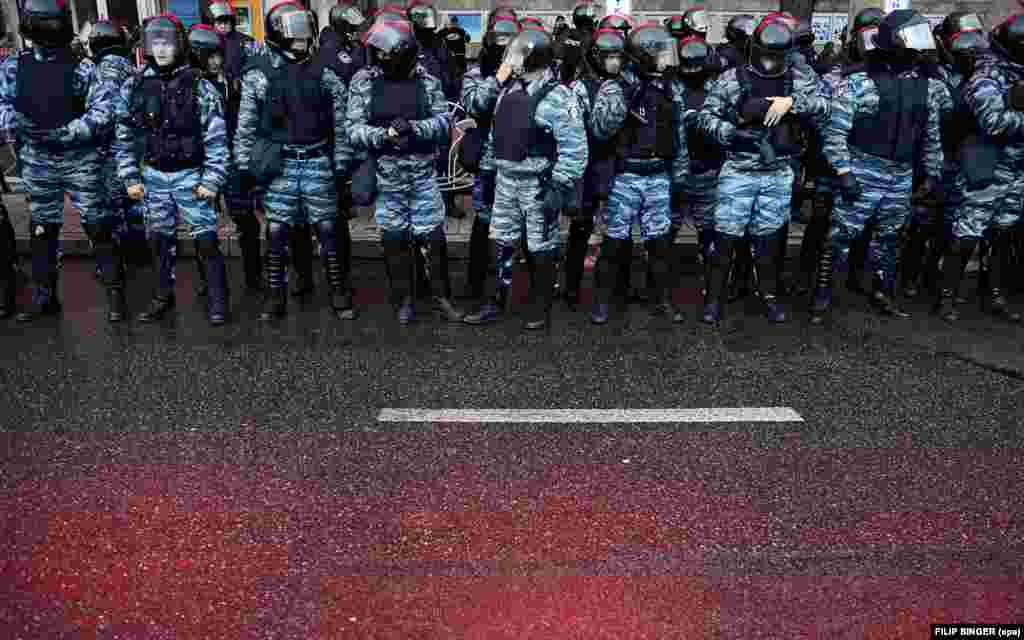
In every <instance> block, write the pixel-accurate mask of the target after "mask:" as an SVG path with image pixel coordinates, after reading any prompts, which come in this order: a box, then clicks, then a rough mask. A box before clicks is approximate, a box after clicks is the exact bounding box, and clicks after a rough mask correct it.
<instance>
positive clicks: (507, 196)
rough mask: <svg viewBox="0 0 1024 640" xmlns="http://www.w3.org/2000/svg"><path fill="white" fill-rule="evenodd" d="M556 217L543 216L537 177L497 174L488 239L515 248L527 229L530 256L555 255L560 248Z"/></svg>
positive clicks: (542, 193) (500, 172)
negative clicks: (553, 253)
mask: <svg viewBox="0 0 1024 640" xmlns="http://www.w3.org/2000/svg"><path fill="white" fill-rule="evenodd" d="M558 223H559V220H558V216H557V215H556V216H553V218H552V219H548V218H547V217H546V216H545V215H544V190H543V188H542V187H541V184H540V178H539V177H538V176H536V175H529V174H527V175H520V176H517V175H509V174H507V173H506V172H504V171H500V170H499V171H498V180H497V186H496V187H495V190H494V211H493V213H492V214H491V233H490V237H491V238H492V239H493V240H494V241H496V242H497V243H499V244H501V245H505V246H509V247H511V246H515V243H516V242H518V241H519V240H521V239H522V232H523V227H524V226H525V227H526V246H527V249H528V250H529V252H530V253H544V252H551V251H557V250H558V248H559V246H560V245H561V239H560V238H559V235H558V229H559V227H558Z"/></svg>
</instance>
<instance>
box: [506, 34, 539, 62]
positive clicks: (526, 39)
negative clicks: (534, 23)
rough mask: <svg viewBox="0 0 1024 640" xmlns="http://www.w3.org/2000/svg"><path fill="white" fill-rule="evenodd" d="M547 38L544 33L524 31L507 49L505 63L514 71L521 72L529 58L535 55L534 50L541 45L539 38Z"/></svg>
mask: <svg viewBox="0 0 1024 640" xmlns="http://www.w3.org/2000/svg"><path fill="white" fill-rule="evenodd" d="M540 37H543V38H546V37H547V35H546V34H544V32H542V31H535V30H527V31H523V32H522V33H520V34H519V35H517V36H516V37H515V39H513V40H512V42H510V43H509V45H508V48H507V49H505V59H504V60H503V62H505V63H507V64H508V65H509V66H510V67H512V68H513V69H517V70H521V69H523V68H524V66H525V65H526V60H527V58H529V57H530V54H531V53H533V50H534V49H536V48H537V46H538V45H539V44H540V42H539V38H540Z"/></svg>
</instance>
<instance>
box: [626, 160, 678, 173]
mask: <svg viewBox="0 0 1024 640" xmlns="http://www.w3.org/2000/svg"><path fill="white" fill-rule="evenodd" d="M669 166H670V165H669V161H668V160H665V159H663V158H651V159H646V158H645V159H642V160H641V159H639V158H626V159H624V160H623V161H622V165H621V167H622V172H623V173H632V174H633V175H637V176H654V175H658V174H659V173H665V172H666V171H668V170H669Z"/></svg>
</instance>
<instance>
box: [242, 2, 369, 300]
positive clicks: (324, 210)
mask: <svg viewBox="0 0 1024 640" xmlns="http://www.w3.org/2000/svg"><path fill="white" fill-rule="evenodd" d="M266 25H267V47H268V53H267V54H266V55H263V56H260V57H258V58H255V59H254V60H253V61H251V62H250V64H249V66H248V67H247V68H246V71H245V73H244V76H243V78H244V81H243V83H242V100H241V105H240V110H239V115H238V131H237V132H236V134H235V158H236V161H237V164H238V170H239V172H240V173H241V175H242V176H243V182H245V183H247V185H252V186H253V187H254V188H258V189H265V190H266V195H265V196H264V197H263V208H264V211H265V212H266V220H267V235H268V238H269V247H268V249H267V255H266V262H265V264H264V271H265V273H266V286H267V291H266V299H265V304H264V307H263V311H262V313H261V315H260V317H261V318H262V319H264V320H271V319H273V318H276V317H280V316H283V315H285V314H286V313H287V292H286V289H285V288H286V285H287V282H286V270H287V261H288V248H289V239H290V238H289V237H290V236H291V235H292V234H293V233H301V232H302V231H301V228H302V227H301V226H300V225H302V224H309V225H311V226H312V227H313V229H315V231H316V234H317V238H318V240H319V241H320V258H321V262H322V264H323V267H324V274H325V276H326V279H327V283H328V285H329V287H330V306H331V309H332V311H333V312H334V315H335V316H336V317H337V318H339V319H341V320H351V319H353V318H354V317H355V309H354V308H353V306H352V295H351V289H350V285H349V274H348V273H347V271H346V268H347V265H346V264H345V263H344V262H343V261H342V260H341V258H340V256H339V254H338V244H337V239H338V227H339V225H347V224H348V220H347V219H346V220H339V216H338V207H337V204H338V203H337V194H338V185H339V184H345V183H347V182H348V181H349V178H350V176H351V173H352V169H353V167H352V162H353V154H352V150H351V147H350V146H349V143H348V134H347V127H346V126H345V108H346V103H347V87H346V86H345V83H344V82H343V81H342V80H341V78H340V77H339V75H338V73H337V72H336V71H335V69H334V66H333V64H331V61H324V60H322V59H319V58H317V57H315V56H314V55H313V43H314V40H315V37H316V31H315V26H314V24H313V20H312V17H311V16H310V15H309V13H308V12H307V11H306V10H305V9H303V7H302V6H301V5H299V4H298V3H296V2H284V3H281V4H278V5H276V6H275V7H273V8H272V9H271V10H270V11H269V12H268V13H267V17H266Z"/></svg>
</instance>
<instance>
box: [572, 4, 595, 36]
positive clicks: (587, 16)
mask: <svg viewBox="0 0 1024 640" xmlns="http://www.w3.org/2000/svg"><path fill="white" fill-rule="evenodd" d="M600 13H601V11H600V9H598V7H597V4H595V3H593V2H580V3H579V4H577V5H576V6H575V7H573V10H572V26H573V27H575V28H577V29H579V30H580V31H593V30H594V29H596V28H597V20H598V18H597V16H598V14H600Z"/></svg>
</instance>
